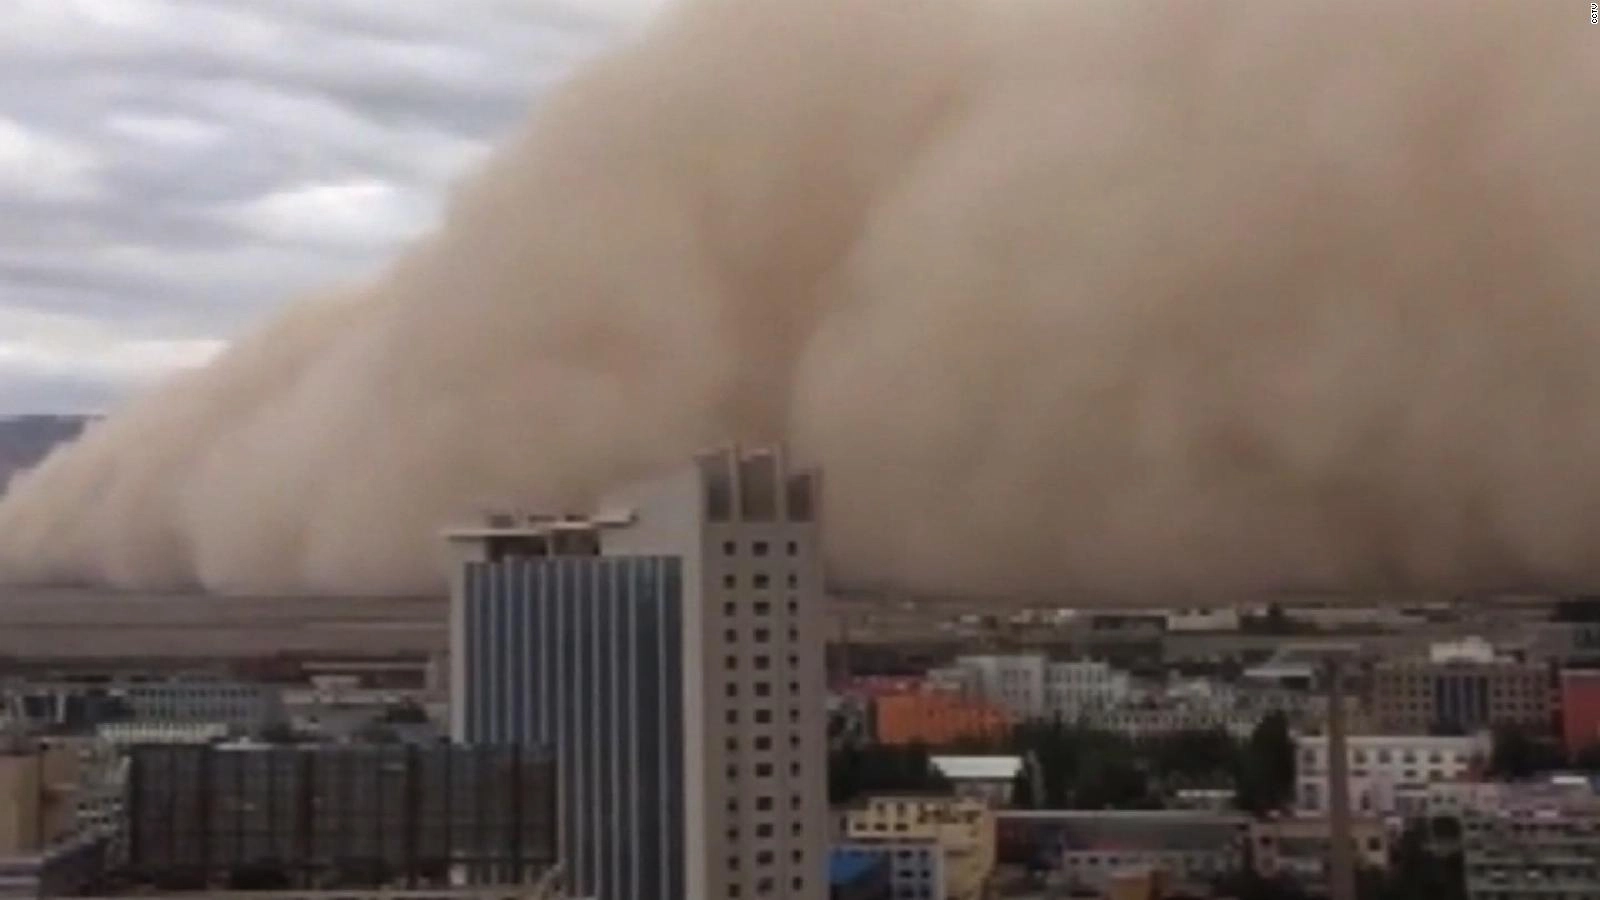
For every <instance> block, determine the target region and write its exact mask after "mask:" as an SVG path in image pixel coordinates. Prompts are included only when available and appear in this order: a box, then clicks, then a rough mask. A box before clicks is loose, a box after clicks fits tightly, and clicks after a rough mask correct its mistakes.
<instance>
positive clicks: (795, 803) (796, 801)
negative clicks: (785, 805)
mask: <svg viewBox="0 0 1600 900" xmlns="http://www.w3.org/2000/svg"><path fill="white" fill-rule="evenodd" d="M789 808H790V809H791V810H797V809H799V808H800V795H799V794H790V795H789Z"/></svg>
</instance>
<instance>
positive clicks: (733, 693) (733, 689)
mask: <svg viewBox="0 0 1600 900" xmlns="http://www.w3.org/2000/svg"><path fill="white" fill-rule="evenodd" d="M723 690H725V691H726V692H727V694H728V696H729V697H737V696H739V685H737V684H735V683H734V682H732V681H730V682H728V684H727V686H726V687H725V688H723Z"/></svg>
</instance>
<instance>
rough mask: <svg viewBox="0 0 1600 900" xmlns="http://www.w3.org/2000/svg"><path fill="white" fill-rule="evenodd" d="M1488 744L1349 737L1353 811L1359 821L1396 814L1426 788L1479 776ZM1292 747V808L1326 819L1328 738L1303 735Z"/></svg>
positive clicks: (1484, 739)
mask: <svg viewBox="0 0 1600 900" xmlns="http://www.w3.org/2000/svg"><path fill="white" fill-rule="evenodd" d="M1491 743H1492V742H1491V740H1490V737H1489V735H1487V734H1477V735H1472V736H1468V737H1436V736H1431V735H1352V736H1351V737H1349V738H1348V739H1347V741H1346V744H1347V747H1346V750H1347V753H1348V762H1349V767H1348V772H1349V778H1348V781H1349V786H1350V806H1351V809H1352V811H1354V812H1355V813H1356V814H1358V815H1363V816H1389V815H1395V814H1397V813H1400V812H1401V811H1402V810H1401V801H1402V798H1405V797H1408V796H1413V795H1414V793H1415V792H1416V791H1418V790H1420V789H1423V788H1426V786H1427V785H1429V784H1434V783H1438V782H1449V781H1461V780H1467V779H1470V778H1472V777H1474V776H1475V775H1476V774H1477V773H1478V772H1480V771H1482V769H1483V767H1484V766H1485V764H1486V763H1487V762H1488V758H1489V753H1490V750H1491ZM1295 744H1296V751H1297V752H1298V754H1299V760H1298V762H1299V765H1298V766H1297V770H1298V771H1297V776H1296V778H1297V782H1298V785H1297V794H1296V802H1295V807H1296V809H1297V810H1298V811H1299V812H1300V813H1302V814H1305V815H1312V816H1319V815H1326V814H1327V813H1328V796H1329V793H1328V739H1327V737H1326V736H1325V735H1303V736H1300V737H1298V738H1296V740H1295Z"/></svg>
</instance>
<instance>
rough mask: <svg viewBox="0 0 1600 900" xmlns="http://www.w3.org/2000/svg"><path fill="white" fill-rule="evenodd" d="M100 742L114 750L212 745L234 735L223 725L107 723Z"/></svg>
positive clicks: (102, 729)
mask: <svg viewBox="0 0 1600 900" xmlns="http://www.w3.org/2000/svg"><path fill="white" fill-rule="evenodd" d="M96 734H97V735H98V736H99V738H100V740H102V741H105V742H106V743H108V744H111V745H113V746H117V747H132V746H135V745H138V744H214V743H217V742H218V741H224V740H227V739H228V738H229V737H232V736H233V735H234V729H233V728H232V727H230V726H229V725H228V724H227V723H226V722H107V723H105V724H103V725H101V726H100V727H99V728H98V729H96Z"/></svg>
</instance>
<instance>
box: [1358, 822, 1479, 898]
mask: <svg viewBox="0 0 1600 900" xmlns="http://www.w3.org/2000/svg"><path fill="white" fill-rule="evenodd" d="M1363 888H1364V889H1363V890H1362V892H1361V897H1362V900H1417V898H1426V900H1466V897H1467V886H1466V880H1465V875H1464V871H1463V868H1462V865H1461V856H1460V855H1459V854H1452V855H1450V856H1440V855H1436V854H1434V853H1432V852H1430V850H1429V847H1428V834H1427V827H1426V826H1425V825H1423V824H1421V823H1417V824H1413V825H1412V826H1410V827H1408V828H1407V829H1406V830H1405V832H1404V833H1403V834H1401V835H1400V840H1399V841H1398V842H1396V844H1395V846H1394V850H1393V852H1392V853H1391V854H1390V865H1389V871H1388V872H1387V873H1384V874H1383V875H1382V876H1380V877H1377V878H1374V879H1370V880H1368V881H1367V883H1365V884H1364V885H1363Z"/></svg>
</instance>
